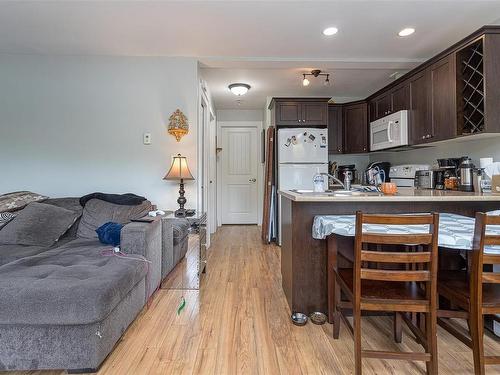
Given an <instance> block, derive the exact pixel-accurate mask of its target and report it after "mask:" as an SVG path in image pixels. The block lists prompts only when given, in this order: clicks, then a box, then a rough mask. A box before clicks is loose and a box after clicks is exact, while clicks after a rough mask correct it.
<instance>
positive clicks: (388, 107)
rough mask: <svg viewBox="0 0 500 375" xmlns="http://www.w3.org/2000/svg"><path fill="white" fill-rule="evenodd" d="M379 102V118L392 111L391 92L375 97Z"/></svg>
mask: <svg viewBox="0 0 500 375" xmlns="http://www.w3.org/2000/svg"><path fill="white" fill-rule="evenodd" d="M375 102H376V103H377V118H381V117H384V116H387V115H388V114H390V113H391V112H392V100H391V93H389V92H388V93H386V94H384V95H382V96H379V97H378V98H376V99H375Z"/></svg>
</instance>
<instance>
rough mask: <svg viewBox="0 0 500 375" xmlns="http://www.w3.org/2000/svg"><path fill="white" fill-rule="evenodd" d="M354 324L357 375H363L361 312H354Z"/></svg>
mask: <svg viewBox="0 0 500 375" xmlns="http://www.w3.org/2000/svg"><path fill="white" fill-rule="evenodd" d="M353 323H354V327H353V328H354V367H355V372H354V373H355V375H361V373H362V369H363V365H362V362H361V310H360V309H359V308H358V309H356V308H355V309H354V311H353Z"/></svg>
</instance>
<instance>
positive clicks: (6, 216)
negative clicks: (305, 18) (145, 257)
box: [0, 212, 16, 229]
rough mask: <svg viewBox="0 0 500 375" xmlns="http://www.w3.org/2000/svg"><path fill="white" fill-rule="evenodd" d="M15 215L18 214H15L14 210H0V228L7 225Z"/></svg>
mask: <svg viewBox="0 0 500 375" xmlns="http://www.w3.org/2000/svg"><path fill="white" fill-rule="evenodd" d="M15 217H16V214H13V213H12V212H0V229H2V227H4V226H5V225H7V223H8V222H9V221H11V220H12V219H14V218H15Z"/></svg>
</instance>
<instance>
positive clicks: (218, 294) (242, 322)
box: [9, 226, 500, 375]
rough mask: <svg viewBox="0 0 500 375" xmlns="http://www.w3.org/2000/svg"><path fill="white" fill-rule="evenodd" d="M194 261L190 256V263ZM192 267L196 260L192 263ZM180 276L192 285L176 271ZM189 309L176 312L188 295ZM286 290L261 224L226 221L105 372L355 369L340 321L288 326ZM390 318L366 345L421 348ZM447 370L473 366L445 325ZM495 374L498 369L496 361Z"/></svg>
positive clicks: (384, 370)
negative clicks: (200, 271)
mask: <svg viewBox="0 0 500 375" xmlns="http://www.w3.org/2000/svg"><path fill="white" fill-rule="evenodd" d="M186 264H191V263H186ZM188 268H192V267H188ZM175 278H176V280H177V281H176V283H180V284H182V283H184V282H185V281H182V282H181V281H178V280H185V279H186V278H184V277H183V276H182V275H180V274H178V273H176V274H175ZM182 296H183V297H184V298H185V299H186V307H185V309H184V310H183V311H182V312H181V313H180V315H177V307H178V305H179V302H180V299H181V297H182ZM289 315H290V311H289V308H288V305H287V303H286V299H285V296H284V294H283V291H282V289H281V273H280V250H279V247H277V246H273V245H263V244H262V242H261V239H260V231H259V228H258V227H257V226H224V227H222V228H221V229H219V230H218V232H217V234H216V235H215V236H214V237H213V240H212V246H211V248H210V249H209V251H208V265H207V274H206V275H204V277H203V281H202V283H201V289H200V290H199V291H196V290H166V289H162V290H160V291H159V292H158V293H157V294H156V295H155V298H154V299H153V301H152V303H151V306H150V307H149V308H145V309H144V310H143V311H142V312H141V314H140V315H139V317H138V318H137V319H136V320H135V321H134V323H133V324H132V325H131V326H130V327H129V329H128V330H127V332H126V333H125V335H124V337H123V338H122V340H121V341H120V343H119V344H118V346H117V347H116V348H115V350H114V351H113V353H111V355H110V356H109V357H108V358H107V360H106V361H105V362H104V364H103V365H102V367H101V369H100V371H99V373H98V374H99V375H123V374H133V375H136V374H140V375H142V374H145V375H146V374H147V375H165V374H176V375H177V374H203V375H204V374H207V375H212V374H216V375H225V374H228V375H233V374H252V375H253V374H265V375H267V374H271V375H274V374H286V375H288V374H294V375H295V374H297V375H299V374H351V373H352V372H353V369H354V360H353V342H352V339H351V337H350V335H349V333H348V332H347V328H346V327H345V326H342V328H341V331H340V338H339V340H333V338H332V326H331V325H330V324H325V325H323V326H315V325H313V324H312V323H308V324H307V325H306V326H304V327H296V326H294V325H292V324H291V323H290V320H289ZM391 319H392V317H389V316H387V317H375V316H371V317H366V318H363V320H362V330H363V348H364V349H366V350H402V351H420V350H421V349H420V347H419V345H418V344H416V343H415V342H414V340H413V336H412V333H411V332H410V331H409V330H408V329H407V327H406V326H404V331H403V342H402V343H401V344H396V343H394V341H393V340H392V320H391ZM438 349H439V371H440V374H449V375H465V374H472V373H473V365H472V353H471V352H470V350H469V349H468V348H467V347H466V346H465V345H463V344H462V343H461V342H460V341H458V340H456V339H455V338H454V337H453V336H451V335H450V334H449V333H447V332H446V331H444V330H442V329H439V331H438ZM485 352H486V354H489V355H498V353H500V340H499V339H497V338H495V337H493V336H492V335H490V334H487V335H486V337H485ZM424 370H425V365H423V364H422V363H417V362H415V363H410V362H408V363H406V362H403V361H382V360H378V359H367V360H364V361H363V371H364V372H363V373H364V374H370V375H371V374H398V375H399V374H423V373H424ZM486 371H487V374H495V373H500V366H488V367H487V370H486ZM64 373H65V372H64V371H33V372H29V371H28V372H14V373H9V375H10V374H13V375H21V374H22V375H35V374H36V375H62V374H64Z"/></svg>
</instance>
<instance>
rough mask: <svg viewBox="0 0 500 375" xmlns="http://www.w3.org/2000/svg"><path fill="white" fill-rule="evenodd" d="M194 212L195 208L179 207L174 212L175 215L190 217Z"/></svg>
mask: <svg viewBox="0 0 500 375" xmlns="http://www.w3.org/2000/svg"><path fill="white" fill-rule="evenodd" d="M195 214H196V211H195V210H192V209H184V208H182V209H181V208H179V209H178V210H176V211H175V212H174V215H175V217H190V216H194V215H195Z"/></svg>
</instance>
